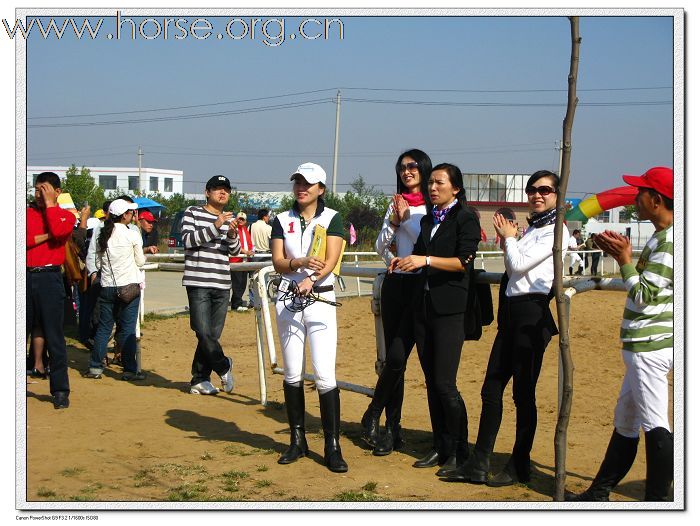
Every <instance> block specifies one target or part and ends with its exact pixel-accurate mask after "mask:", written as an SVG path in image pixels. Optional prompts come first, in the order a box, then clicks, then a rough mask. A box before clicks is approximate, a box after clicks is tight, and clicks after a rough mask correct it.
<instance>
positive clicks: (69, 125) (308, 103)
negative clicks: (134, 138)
mask: <svg viewBox="0 0 700 526" xmlns="http://www.w3.org/2000/svg"><path fill="white" fill-rule="evenodd" d="M330 101H331V99H316V100H311V101H305V102H293V103H287V104H276V105H272V106H261V107H257V108H246V109H240V110H231V111H221V112H212V113H199V114H191V115H178V116H172V117H153V118H148V119H133V120H122V121H95V122H76V123H62V124H61V123H59V124H28V125H27V128H73V127H83V126H109V125H112V124H143V123H151V122H165V121H180V120H189V119H202V118H207V117H221V116H225V115H241V114H245V113H259V112H263V111H273V110H283V109H289V108H302V107H305V106H315V105H318V104H327V103H329V102H330Z"/></svg>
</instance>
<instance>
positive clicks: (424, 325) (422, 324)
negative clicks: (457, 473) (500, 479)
mask: <svg viewBox="0 0 700 526" xmlns="http://www.w3.org/2000/svg"><path fill="white" fill-rule="evenodd" d="M413 321H414V324H415V325H414V327H415V328H414V334H415V338H416V347H417V348H418V357H419V358H420V362H421V366H422V367H423V373H424V374H425V382H426V385H427V387H428V409H429V411H430V422H431V426H432V428H433V444H434V445H435V446H436V448H437V450H438V452H441V453H442V454H443V455H445V454H446V455H454V454H457V455H460V453H461V454H463V455H466V447H467V411H466V407H465V405H464V401H463V400H462V397H461V396H460V394H459V390H458V389H457V370H458V369H459V361H460V358H461V356H462V345H463V344H464V312H459V313H456V314H448V315H439V314H437V313H436V312H435V309H434V308H433V304H432V302H431V299H430V294H429V293H428V292H427V291H421V294H420V300H419V302H418V306H417V308H416V310H415V311H414V316H413Z"/></svg>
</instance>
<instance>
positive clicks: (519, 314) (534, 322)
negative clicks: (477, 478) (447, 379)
mask: <svg viewBox="0 0 700 526" xmlns="http://www.w3.org/2000/svg"><path fill="white" fill-rule="evenodd" d="M556 333H557V331H556V325H554V319H553V318H552V314H551V312H550V310H549V298H548V297H547V296H546V295H544V294H530V295H527V296H516V297H512V298H507V297H505V295H504V294H503V295H501V304H500V305H499V308H498V333H497V334H496V339H495V341H494V342H493V347H492V349H491V356H490V357H489V363H488V366H487V367H486V377H485V378H484V384H483V386H482V388H481V401H482V406H481V419H480V420H479V434H478V437H477V440H476V450H477V452H478V453H480V454H482V455H484V456H485V457H486V458H488V456H489V455H490V454H491V453H492V452H493V447H494V444H495V442H496V436H497V435H498V430H499V428H500V426H501V418H502V415H503V392H504V391H505V388H506V386H507V385H508V382H509V381H510V379H511V378H512V379H513V402H515V411H516V413H515V414H516V417H515V418H516V422H515V444H514V445H513V452H512V456H511V462H512V464H513V467H514V468H515V470H516V474H517V476H518V479H519V480H521V481H528V480H529V479H530V451H531V450H532V443H533V441H534V439H535V431H536V429H537V403H536V400H535V389H536V387H537V379H538V378H539V375H540V369H541V367H542V357H543V355H544V351H545V348H546V347H547V344H548V343H549V341H550V340H551V338H552V335H553V334H556Z"/></svg>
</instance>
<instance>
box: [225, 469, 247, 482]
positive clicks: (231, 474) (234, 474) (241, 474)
mask: <svg viewBox="0 0 700 526" xmlns="http://www.w3.org/2000/svg"><path fill="white" fill-rule="evenodd" d="M221 476H222V477H224V479H226V480H241V479H246V478H248V477H249V476H250V475H249V474H248V473H246V472H245V471H235V470H231V471H227V472H226V473H223V474H222V475H221Z"/></svg>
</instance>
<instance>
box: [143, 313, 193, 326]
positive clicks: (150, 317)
mask: <svg viewBox="0 0 700 526" xmlns="http://www.w3.org/2000/svg"><path fill="white" fill-rule="evenodd" d="M185 315H187V314H186V313H183V312H173V313H171V314H159V313H157V312H147V313H146V314H144V316H143V321H144V323H148V322H149V321H161V320H171V319H173V318H179V317H181V316H185Z"/></svg>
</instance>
